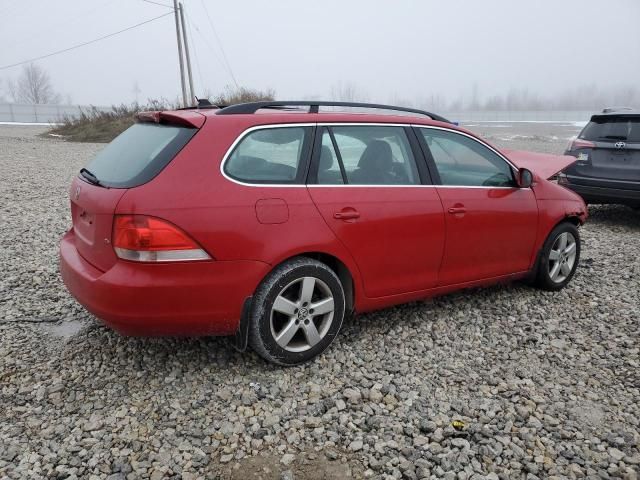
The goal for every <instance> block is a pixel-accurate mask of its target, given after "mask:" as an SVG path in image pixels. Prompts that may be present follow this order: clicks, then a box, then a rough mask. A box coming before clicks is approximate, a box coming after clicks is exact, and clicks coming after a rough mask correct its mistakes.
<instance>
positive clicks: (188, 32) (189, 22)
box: [185, 10, 206, 92]
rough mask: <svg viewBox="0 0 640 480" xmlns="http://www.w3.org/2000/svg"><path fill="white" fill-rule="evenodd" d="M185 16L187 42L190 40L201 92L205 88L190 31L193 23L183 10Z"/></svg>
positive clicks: (196, 50)
mask: <svg viewBox="0 0 640 480" xmlns="http://www.w3.org/2000/svg"><path fill="white" fill-rule="evenodd" d="M185 17H187V23H188V24H189V30H188V31H187V35H188V36H189V42H191V45H193V46H192V49H193V56H194V58H195V60H196V70H197V71H198V78H200V87H201V88H202V92H204V90H205V88H206V87H205V83H204V80H203V78H202V69H201V68H200V61H199V60H198V49H197V48H196V44H195V42H194V41H193V34H192V33H191V31H192V30H193V24H192V23H191V15H189V13H188V12H187V11H186V10H185Z"/></svg>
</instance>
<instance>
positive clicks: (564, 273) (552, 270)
mask: <svg viewBox="0 0 640 480" xmlns="http://www.w3.org/2000/svg"><path fill="white" fill-rule="evenodd" d="M575 262H576V238H575V237H574V236H573V234H572V233H570V232H563V233H561V234H560V235H558V237H557V238H556V240H555V241H554V242H553V245H552V247H551V250H550V251H549V263H548V267H547V268H548V272H549V278H551V280H552V281H553V282H555V283H562V282H563V281H564V280H566V278H567V277H568V276H569V275H570V274H571V271H572V270H573V266H574V264H575Z"/></svg>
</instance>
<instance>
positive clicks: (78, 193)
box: [73, 185, 80, 200]
mask: <svg viewBox="0 0 640 480" xmlns="http://www.w3.org/2000/svg"><path fill="white" fill-rule="evenodd" d="M73 198H74V199H75V200H78V199H79V198H80V185H78V186H77V187H76V193H75V195H74V196H73Z"/></svg>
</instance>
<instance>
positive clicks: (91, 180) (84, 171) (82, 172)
mask: <svg viewBox="0 0 640 480" xmlns="http://www.w3.org/2000/svg"><path fill="white" fill-rule="evenodd" d="M80 175H82V177H83V178H85V179H86V180H88V181H89V183H92V184H93V185H98V186H100V187H102V186H103V185H102V184H101V183H100V180H98V177H96V176H95V175H94V174H93V173H91V171H89V170H87V169H86V168H81V169H80Z"/></svg>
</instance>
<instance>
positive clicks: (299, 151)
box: [224, 127, 310, 184]
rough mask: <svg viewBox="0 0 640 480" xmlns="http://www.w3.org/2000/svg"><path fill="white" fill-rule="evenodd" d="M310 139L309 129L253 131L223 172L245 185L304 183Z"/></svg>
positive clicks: (236, 149) (243, 139)
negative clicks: (304, 166)
mask: <svg viewBox="0 0 640 480" xmlns="http://www.w3.org/2000/svg"><path fill="white" fill-rule="evenodd" d="M309 137H310V129H309V127H277V128H263V129H260V130H254V131H253V132H250V133H249V134H247V135H246V136H244V137H243V138H242V140H240V143H238V145H237V146H236V147H235V148H234V150H233V152H232V153H231V155H230V156H229V158H228V159H227V161H226V163H225V166H224V172H225V173H226V174H227V175H228V176H230V177H231V178H234V179H236V180H240V181H242V182H249V183H285V184H286V183H301V182H302V177H303V176H304V173H305V172H304V169H303V168H302V159H303V158H305V156H306V152H307V149H308V145H309Z"/></svg>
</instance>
